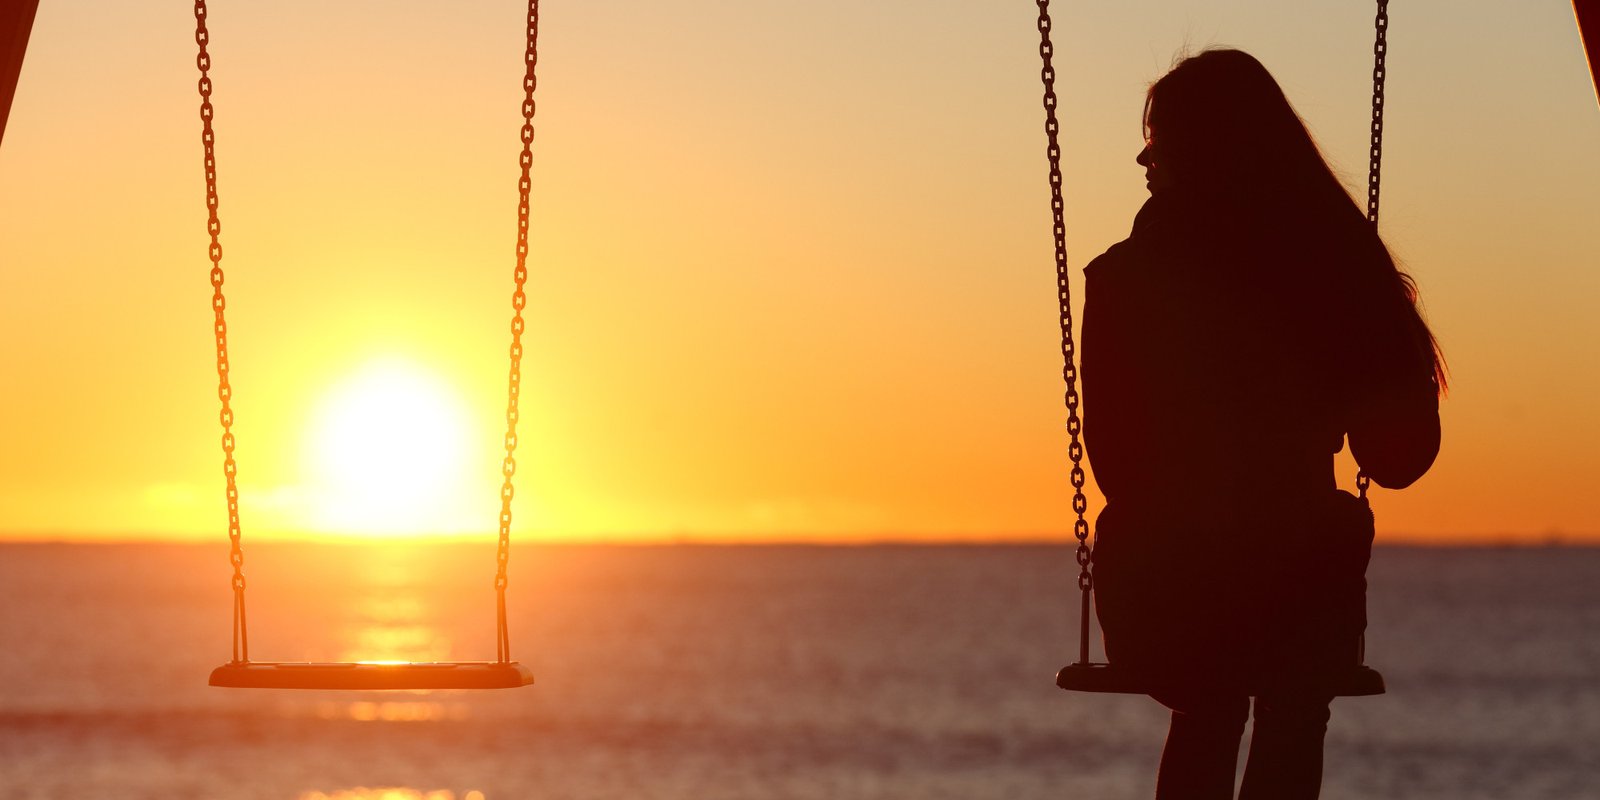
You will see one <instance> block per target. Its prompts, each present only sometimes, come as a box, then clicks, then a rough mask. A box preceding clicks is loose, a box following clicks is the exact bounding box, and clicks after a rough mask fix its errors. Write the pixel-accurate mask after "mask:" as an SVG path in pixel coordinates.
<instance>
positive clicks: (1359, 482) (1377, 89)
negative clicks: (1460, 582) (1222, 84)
mask: <svg viewBox="0 0 1600 800" xmlns="http://www.w3.org/2000/svg"><path fill="white" fill-rule="evenodd" d="M1373 28H1374V29H1375V30H1376V34H1375V36H1374V40H1373V43H1372V146H1371V148H1370V149H1369V150H1368V151H1367V155H1368V160H1367V221H1368V222H1370V223H1372V227H1373V229H1377V227H1378V184H1379V179H1380V177H1381V175H1382V168H1383V84H1384V79H1385V78H1387V77H1388V70H1387V68H1386V66H1385V63H1384V62H1385V60H1386V59H1387V58H1388V55H1389V0H1378V16H1377V18H1376V19H1375V20H1373ZM1371 486H1372V479H1371V478H1369V477H1367V473H1365V472H1357V473H1356V491H1357V492H1359V493H1360V495H1361V499H1362V500H1366V499H1367V489H1369V488H1370V487H1371Z"/></svg>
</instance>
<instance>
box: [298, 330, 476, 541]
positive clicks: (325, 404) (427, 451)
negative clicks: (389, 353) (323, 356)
mask: <svg viewBox="0 0 1600 800" xmlns="http://www.w3.org/2000/svg"><path fill="white" fill-rule="evenodd" d="M471 427H472V426H471V425H470V424H469V420H468V414H467V412H466V410H465V407H464V404H463V403H462V402H461V401H460V399H459V398H458V397H457V396H456V395H455V394H454V393H453V392H452V391H451V389H450V387H449V386H448V385H446V384H445V383H444V381H443V380H442V379H440V378H439V377H438V376H436V375H434V374H432V373H430V372H428V371H427V370H426V369H425V368H423V367H420V366H418V365H416V364H413V363H410V362H408V361H404V360H399V359H387V360H378V361H372V362H369V363H367V364H366V365H364V366H362V367H360V368H359V369H357V370H356V371H355V372H353V373H351V374H349V375H347V376H346V377H344V378H343V379H342V380H341V381H340V382H338V383H337V384H335V385H334V386H333V387H332V388H331V389H329V391H328V393H327V395H326V396H325V397H324V398H323V400H322V402H321V403H320V406H319V409H318V412H317V415H316V417H315V419H314V420H313V422H312V425H311V427H310V431H309V438H308V441H307V448H306V449H307V452H308V456H309V459H310V465H309V466H310V472H311V475H312V476H313V479H314V481H315V486H316V488H315V489H314V490H313V492H312V495H313V496H312V500H311V516H312V518H313V521H314V523H315V524H316V525H317V527H319V528H322V529H324V530H327V531H329V532H332V533H344V534H349V535H357V536H417V535H432V534H447V533H456V532H459V531H461V530H463V529H465V528H467V527H470V525H469V523H470V521H471V519H472V515H471V512H472V511H473V509H474V506H475V505H482V504H481V503H477V504H474V503H473V502H472V501H473V500H474V499H475V495H474V492H473V491H472V487H470V486H468V485H467V484H468V481H466V480H465V479H464V476H465V475H466V473H467V472H468V467H469V465H470V464H472V463H473V455H474V448H473V447H472V440H471V439H472V437H471V434H470V430H471ZM476 494H479V495H481V494H483V492H481V491H480V492H477V493H476Z"/></svg>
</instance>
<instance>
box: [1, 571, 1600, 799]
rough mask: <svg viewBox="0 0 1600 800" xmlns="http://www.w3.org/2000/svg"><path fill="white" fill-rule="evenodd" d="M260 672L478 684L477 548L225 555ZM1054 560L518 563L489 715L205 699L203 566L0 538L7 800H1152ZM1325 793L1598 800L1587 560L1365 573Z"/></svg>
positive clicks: (1149, 768) (1122, 710)
mask: <svg viewBox="0 0 1600 800" xmlns="http://www.w3.org/2000/svg"><path fill="white" fill-rule="evenodd" d="M246 555H247V558H248V562H247V565H246V572H247V574H248V575H249V578H250V589H249V591H250V620H251V655H252V656H254V657H255V658H257V659H260V660H350V659H412V660H451V659H460V660H467V659H489V658H492V657H493V654H494V638H493V606H492V592H491V589H490V588H489V587H490V579H491V575H492V571H493V554H492V550H491V547H490V546H489V545H450V546H438V545H434V546H399V547H373V546H352V545H342V546H341V545H323V546H317V545H291V544H277V545H269V544H261V545H254V546H251V547H250V548H249V549H248V551H247V554H246ZM1073 570H1074V567H1073V562H1072V555H1071V552H1070V550H1068V549H1067V548H1064V547H1021V546H1017V547H1006V546H997V547H959V546H958V547H934V546H914V547H860V548H842V547H841V548H832V547H709V546H663V547H620V546H619V547H599V546H597V547H523V548H520V549H518V550H516V551H515V552H514V554H513V560H512V581H513V583H512V600H513V603H514V608H513V610H512V623H513V630H512V646H513V652H514V654H515V656H516V657H517V658H518V659H519V660H521V661H523V662H524V663H526V664H528V665H530V667H531V668H532V669H533V671H534V674H535V675H536V676H537V679H538V683H537V685H535V686H533V687H529V688H525V689H519V690H501V691H493V692H476V693H472V692H435V693H432V694H425V693H404V692H383V693H337V692H289V691H262V690H225V689H212V688H209V687H207V686H206V685H205V678H206V674H207V673H208V672H209V670H210V669H211V668H212V667H214V666H216V665H218V664H220V663H222V662H223V661H225V660H227V658H228V656H229V645H228V636H229V629H228V624H229V593H228V574H229V572H228V565H227V557H226V549H225V547H220V546H186V545H75V546H69V545H4V546H0V648H3V649H0V789H3V795H4V796H5V797H7V798H19V797H21V798H31V797H39V798H69V797H70V798H98V797H105V798H281V799H282V800H325V798H340V800H380V799H381V800H504V799H505V798H573V799H574V800H583V799H586V798H596V799H601V798H629V799H630V800H631V799H633V798H639V799H641V800H654V799H656V798H686V799H687V798H695V799H696V800H716V799H717V798H752V799H767V798H771V799H772V800H779V799H781V798H795V799H796V800H807V799H811V798H816V799H818V800H820V799H821V798H845V799H846V800H848V799H850V798H907V799H908V800H922V799H924V798H952V799H954V798H962V799H972V800H980V799H983V798H995V799H996V800H999V799H1000V798H1005V800H1026V799H1028V798H1041V799H1042V798H1063V797H1066V798H1097V799H1098V800H1119V799H1122V798H1147V797H1150V796H1151V795H1152V793H1153V786H1154V777H1153V776H1154V765H1155V762H1156V758H1157V756H1158V754H1159V752H1160V746H1161V739H1162V736H1163V734H1164V731H1165V713H1164V712H1163V711H1162V709H1161V708H1160V707H1159V706H1157V705H1155V704H1154V703H1153V702H1151V701H1150V700H1148V699H1144V698H1134V697H1118V696H1092V695H1073V694H1068V693H1066V692H1062V691H1060V690H1057V689H1055V688H1054V687H1053V685H1052V676H1053V674H1054V672H1055V670H1056V668H1057V667H1059V666H1060V665H1061V664H1063V663H1065V662H1066V661H1068V660H1070V659H1071V656H1072V655H1073V653H1072V651H1073V647H1074V645H1073V642H1074V641H1075V634H1074V631H1073V629H1072V625H1073V621H1074V620H1075V618H1076V617H1075V613H1076V612H1075V606H1074V605H1073V603H1075V599H1074V598H1073V597H1072V595H1071V589H1070V587H1071V586H1072V584H1073V574H1074V573H1073ZM1370 578H1371V582H1372V591H1371V598H1370V607H1371V616H1372V618H1373V627H1372V630H1371V632H1370V635H1369V646H1368V650H1369V660H1370V661H1371V662H1372V663H1373V664H1374V665H1376V666H1378V667H1379V668H1380V669H1382V671H1383V672H1384V674H1385V676H1386V677H1387V679H1388V684H1389V690H1390V694H1389V695H1387V696H1384V697H1380V698H1366V699H1345V700H1340V701H1338V702H1337V703H1335V705H1334V721H1333V726H1332V729H1331V731H1330V734H1329V743H1328V778H1327V783H1326V787H1327V788H1326V790H1325V792H1324V797H1326V798H1332V799H1333V800H1355V799H1356V798H1363V799H1365V798H1388V797H1392V798H1408V800H1417V799H1419V798H1420V799H1428V798H1439V799H1440V800H1444V798H1449V799H1450V800H1472V799H1474V798H1508V799H1512V798H1514V799H1515V800H1538V798H1559V799H1561V800H1592V799H1593V798H1597V797H1600V789H1597V788H1596V787H1600V550H1596V549H1582V548H1537V549H1442V550H1433V549H1428V550H1423V549H1406V548H1382V549H1380V551H1379V553H1378V554H1377V556H1376V558H1375V560H1374V565H1373V569H1372V572H1371V575H1370Z"/></svg>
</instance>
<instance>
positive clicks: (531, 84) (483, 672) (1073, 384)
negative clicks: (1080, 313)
mask: <svg viewBox="0 0 1600 800" xmlns="http://www.w3.org/2000/svg"><path fill="white" fill-rule="evenodd" d="M1035 2H1036V4H1037V5H1038V8H1039V16H1038V30H1039V37H1040V40H1039V55H1040V58H1041V60H1042V62H1043V66H1042V69H1041V72H1040V76H1041V79H1042V81H1043V84H1044V109H1045V134H1046V138H1047V142H1048V147H1047V151H1046V153H1047V157H1048V161H1049V183H1050V208H1051V213H1052V217H1053V234H1054V244H1055V266H1056V284H1057V298H1058V301H1059V311H1060V329H1061V356H1062V377H1063V380H1064V381H1065V383H1066V391H1065V402H1066V409H1067V431H1068V436H1069V442H1068V450H1067V452H1068V457H1069V459H1070V461H1071V464H1072V467H1071V473H1070V480H1071V484H1072V488H1073V495H1072V510H1073V512H1074V514H1075V520H1074V522H1073V536H1074V538H1075V539H1076V540H1077V551H1076V558H1077V563H1078V567H1079V571H1078V590H1079V593H1080V604H1079V625H1078V659H1077V661H1075V662H1074V663H1072V664H1069V665H1067V666H1066V667H1063V668H1062V669H1061V671H1060V672H1059V673H1058V674H1057V677H1056V684H1057V685H1058V686H1060V687H1061V688H1063V689H1068V690H1072V691H1083V692H1112V693H1132V694H1145V693H1148V691H1149V689H1150V687H1149V686H1146V685H1144V684H1143V683H1142V682H1141V680H1140V679H1139V677H1138V676H1135V675H1130V674H1128V673H1126V672H1124V671H1119V670H1118V669H1117V668H1116V667H1115V666H1114V665H1110V664H1105V663H1098V662H1094V661H1092V660H1091V657H1090V652H1089V639H1090V610H1091V601H1092V591H1093V587H1094V573H1093V552H1092V550H1091V548H1090V545H1089V523H1088V521H1087V519H1086V513H1087V511H1088V501H1087V499H1086V498H1085V495H1084V484H1085V480H1086V476H1085V472H1084V469H1083V454H1084V451H1083V445H1082V442H1081V439H1080V434H1081V428H1082V425H1081V421H1080V417H1079V412H1078V407H1079V395H1078V386H1077V357H1076V345H1075V343H1074V341H1073V336H1072V310H1071V302H1070V301H1071V295H1070V292H1069V288H1068V280H1067V278H1068V273H1067V254H1066V225H1065V220H1064V208H1065V206H1064V203H1063V200H1062V191H1061V190H1062V186H1061V185H1062V177H1061V147H1060V144H1059V141H1058V134H1059V131H1060V125H1059V123H1058V122H1057V119H1056V105H1057V99H1056V93H1055V78H1056V73H1055V69H1054V67H1053V65H1052V57H1053V55H1054V49H1053V45H1052V43H1051V40H1050V34H1051V31H1052V29H1053V28H1052V22H1051V18H1050V2H1049V0H1035ZM1388 5H1389V3H1388V0H1377V16H1376V18H1375V22H1374V28H1375V32H1376V38H1375V41H1374V43H1373V70H1372V126H1371V134H1372V138H1371V149H1370V153H1369V156H1370V158H1369V171H1368V176H1367V218H1368V220H1369V221H1370V222H1371V223H1372V224H1373V225H1377V223H1378V196H1379V191H1378V190H1379V177H1380V167H1381V163H1382V156H1383V108H1384V80H1385V77H1386V67H1385V57H1386V55H1387V52H1388V41H1387V31H1388ZM37 7H38V0H21V2H16V3H8V4H7V5H6V8H5V9H4V10H3V11H0V141H3V137H4V133H5V122H6V120H7V119H8V118H9V116H10V110H11V101H12V97H13V96H14V93H15V90H16V85H17V79H18V75H19V73H20V70H21V66H22V58H23V54H24V52H25V51H26V48H27V40H28V35H29V31H30V30H31V28H32V24H33V18H34V14H35V12H36V10H37ZM1573 11H1574V15H1575V17H1576V19H1577V24H1578V29H1579V34H1580V36H1581V37H1582V39H1583V42H1584V46H1585V51H1586V54H1587V57H1588V60H1589V68H1590V72H1591V78H1592V79H1593V80H1594V81H1595V86H1596V92H1597V95H1600V52H1597V51H1600V0H1573ZM206 14H207V7H206V0H195V6H194V17H195V43H196V45H197V46H198V54H197V55H196V65H197V66H198V68H199V71H200V79H199V84H198V85H199V93H200V101H201V102H200V119H201V142H202V144H203V146H204V153H205V160H204V163H205V181H206V195H205V198H206V209H207V212H208V219H207V223H206V229H207V232H208V233H209V236H210V247H209V258H210V260H211V270H210V280H211V286H212V302H211V306H212V311H213V314H214V325H213V331H212V332H213V335H214V338H215V343H216V368H217V397H218V399H219V400H220V401H221V411H220V413H219V419H220V421H221V424H222V451H223V475H224V477H225V480H226V490H225V496H226V499H227V509H228V540H229V544H230V549H229V561H230V563H231V564H232V567H233V576H232V581H231V584H232V589H233V653H232V658H231V660H229V661H228V662H227V663H225V664H223V665H222V666H220V667H217V668H216V669H215V670H213V671H212V673H211V678H210V683H211V685H213V686H224V687H232V688H275V689H414V690H422V689H497V688H513V687H518V686H526V685H528V684H531V683H533V674H532V672H530V671H529V670H528V668H527V667H526V666H524V665H522V664H520V663H518V662H517V661H514V660H512V658H511V640H510V636H509V634H508V628H507V620H506V586H507V583H508V573H507V567H508V564H509V559H510V547H511V501H512V498H513V497H514V495H515V488H514V485H513V482H512V479H513V477H514V476H515V474H516V469H517V461H516V448H517V422H518V399H519V396H520V391H521V379H522V371H521V360H522V334H523V331H524V322H523V317H522V312H523V310H524V308H525V307H526V304H527V296H526V294H525V291H524V285H525V283H526V281H527V278H528V267H527V258H528V198H529V192H530V189H531V180H530V169H531V166H532V163H533V156H532V145H533V136H534V128H533V119H534V111H535V102H534V90H535V88H536V87H537V83H538V81H537V77H536V74H535V67H536V66H537V64H538V35H539V2H538V0H529V2H528V12H527V16H526V23H527V26H526V33H527V37H526V44H527V47H526V50H525V53H524V66H525V71H524V74H523V81H522V83H523V99H522V118H523V125H522V130H521V140H522V153H521V156H520V159H519V167H520V177H519V179H518V195H519V199H518V205H517V244H516V266H515V269H514V271H513V281H514V289H513V292H512V296H511V307H512V316H511V344H510V348H509V351H508V352H509V356H510V370H509V378H508V381H509V383H508V387H507V399H506V414H505V420H506V430H505V437H504V447H505V455H504V458H503V460H502V465H501V473H502V476H503V480H502V483H501V486H500V526H499V546H498V549H497V553H496V571H495V577H494V590H495V608H496V618H495V625H496V643H495V649H496V653H495V659H494V660H493V661H451V662H410V663H379V662H339V663H306V662H281V661H252V660H251V659H250V640H249V633H248V629H247V625H246V616H245V577H244V555H243V550H242V548H241V535H240V534H241V526H240V522H239V489H238V486H237V483H236V478H237V475H238V468H237V464H236V462H235V460H234V446H235V441H234V435H233V430H232V426H233V411H232V408H231V405H230V401H231V400H232V397H233V390H232V387H231V386H230V385H229V382H228V372H229V363H228V325H227V320H226V316H225V311H226V309H227V300H226V298H225V297H224V295H223V282H224V275H223V271H222V245H221V243H220V235H221V232H222V225H221V222H220V221H219V219H218V215H217V208H218V203H217V169H216V158H215V144H216V134H215V132H214V131H213V129H212V119H213V113H214V110H213V106H212V102H211V95H212V88H213V87H212V81H211V78H210V76H209V74H208V73H209V69H210V66H211V56H210V54H209V52H208V50H207V46H208V45H209V44H210V34H209V32H208V30H207V28H206ZM1356 485H1357V488H1358V490H1359V492H1360V497H1361V499H1362V500H1363V501H1365V500H1366V495H1367V487H1368V481H1367V478H1366V476H1364V475H1358V476H1357V479H1356ZM1333 688H1334V689H1335V692H1336V694H1338V695H1341V696H1359V695H1374V694H1382V693H1383V691H1384V685H1383V677H1382V676H1381V675H1380V674H1379V673H1378V672H1377V671H1376V670H1373V669H1372V668H1370V667H1368V666H1366V665H1365V664H1363V663H1362V657H1361V654H1360V652H1359V649H1358V651H1357V655H1356V658H1355V659H1354V660H1353V661H1352V663H1351V664H1349V665H1348V667H1347V668H1346V669H1345V670H1344V671H1343V673H1342V674H1341V675H1338V676H1335V679H1334V681H1333Z"/></svg>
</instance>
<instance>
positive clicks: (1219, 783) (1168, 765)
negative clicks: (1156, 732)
mask: <svg viewBox="0 0 1600 800" xmlns="http://www.w3.org/2000/svg"><path fill="white" fill-rule="evenodd" d="M1154 697H1155V699H1156V700H1157V701H1159V702H1160V703H1161V704H1162V705H1164V706H1166V707H1167V708H1170V709H1172V727H1171V729H1169V730H1168V731H1167V745H1166V747H1165V748H1164V749H1163V750H1162V751H1161V770H1160V772H1158V773H1157V774H1156V800H1233V772H1234V769H1235V768H1236V767H1237V766H1238V763H1239V739H1240V737H1242V736H1243V735H1244V723H1245V719H1246V718H1247V717H1248V716H1249V714H1250V700H1249V698H1247V697H1244V696H1243V695H1238V696H1231V695H1210V694H1189V693H1184V694H1165V693H1163V694H1158V695H1154Z"/></svg>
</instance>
